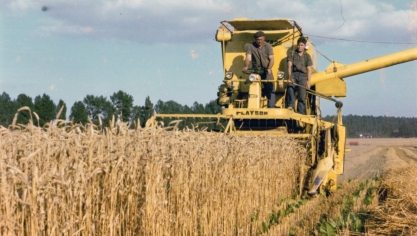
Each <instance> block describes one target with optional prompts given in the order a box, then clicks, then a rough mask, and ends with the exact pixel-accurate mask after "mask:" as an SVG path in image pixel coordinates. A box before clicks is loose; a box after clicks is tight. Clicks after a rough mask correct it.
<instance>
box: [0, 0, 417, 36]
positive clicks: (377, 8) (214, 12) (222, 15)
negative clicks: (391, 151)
mask: <svg viewBox="0 0 417 236" xmlns="http://www.w3.org/2000/svg"><path fill="white" fill-rule="evenodd" d="M358 4H359V3H358V2H357V1H348V0H342V1H327V0H318V1H309V2H305V1H301V0H295V1H287V0H260V1H258V2H256V4H254V3H253V2H250V1H239V0H224V1H221V0H202V1H190V0H172V1H166V0H152V1H150V0H147V1H146V0H114V1H111V0H101V1H81V0H75V1H67V0H47V1H42V2H40V1H39V0H37V1H36V0H35V1H34V0H17V1H16V0H5V2H3V3H1V5H3V6H7V7H8V8H9V9H10V10H12V11H17V10H20V11H27V12H30V11H41V7H42V6H46V7H47V8H48V10H47V11H45V14H47V16H48V17H50V18H52V19H53V20H52V21H49V22H48V23H46V22H44V21H43V22H40V23H41V24H42V25H40V26H39V28H38V29H39V30H40V31H42V32H44V33H47V34H49V35H50V34H66V35H88V37H97V38H100V39H103V38H105V39H113V40H114V39H115V40H122V41H131V42H139V43H153V42H156V43H158V42H186V43H187V42H208V41H211V40H213V38H214V34H215V31H216V29H217V28H218V26H219V25H220V24H219V22H220V21H221V20H227V19H233V18H237V17H247V18H249V19H259V18H292V19H294V20H296V21H297V22H298V23H299V25H300V26H301V27H302V28H303V30H304V33H306V34H312V35H322V36H329V37H341V38H349V39H361V40H375V39H377V40H378V41H410V40H412V39H413V38H415V32H416V28H417V14H416V12H413V10H412V9H411V8H412V6H411V5H409V6H404V5H400V3H396V2H392V1H375V0H364V1H361V2H360V6H358ZM394 4H395V5H394ZM400 7H402V8H400ZM407 7H408V9H407ZM410 32H414V33H413V34H414V37H412V34H411V33H410Z"/></svg>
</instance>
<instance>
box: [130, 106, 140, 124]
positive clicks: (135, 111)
mask: <svg viewBox="0 0 417 236" xmlns="http://www.w3.org/2000/svg"><path fill="white" fill-rule="evenodd" d="M130 119H131V120H130V121H131V123H130V124H131V127H136V126H137V125H141V119H142V108H141V107H140V106H134V107H133V108H132V112H131V114H130Z"/></svg>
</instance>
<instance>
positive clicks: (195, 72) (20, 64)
mask: <svg viewBox="0 0 417 236" xmlns="http://www.w3.org/2000/svg"><path fill="white" fill-rule="evenodd" d="M241 17H246V18H248V19H250V20H255V19H275V18H291V19H294V20H295V21H296V22H297V23H298V24H299V25H300V26H301V27H302V29H303V32H304V34H305V35H306V36H308V37H309V38H310V40H312V41H313V43H314V45H315V46H316V49H318V50H319V51H320V52H321V53H323V54H324V55H325V56H326V57H328V58H329V59H330V60H332V61H338V62H340V63H343V64H350V63H354V62H357V61H363V60H366V59H371V58H375V57H378V56H382V55H385V54H389V53H394V52H397V51H401V50H405V49H409V48H413V47H417V1H416V0H389V1H388V0H387V1H385V0H305V1H301V0H291V1H289V0H285V1H284V0H258V1H247V0H221V1H220V0H199V1H197V0H194V1H192V0H169V1H168V0H152V1H151V0H94V1H92V0H90V1H86V0H83V1H81V0H71V1H69V0H2V1H0V93H3V92H6V93H7V94H9V95H10V97H11V98H12V99H16V98H17V96H18V95H19V94H22V93H24V94H26V95H28V96H30V97H32V98H33V99H34V98H35V97H36V96H38V95H42V94H44V93H45V94H47V95H49V96H50V97H51V98H52V99H53V100H54V102H55V103H56V104H57V103H58V101H59V100H60V99H62V100H63V101H64V102H65V103H66V104H67V106H68V113H67V116H68V115H69V111H70V108H71V107H72V105H73V104H74V103H75V102H77V101H82V100H83V98H84V97H86V96H87V95H95V96H101V95H103V96H105V97H107V98H110V96H111V95H112V94H113V93H115V92H118V91H119V90H122V91H124V92H126V93H128V94H130V95H132V96H133V98H134V105H139V106H142V105H143V104H144V102H145V98H146V96H149V97H150V98H151V101H152V102H153V103H154V104H155V103H156V102H157V101H158V100H162V101H168V100H174V101H176V102H178V103H181V104H185V105H189V106H190V105H192V104H193V103H194V102H195V101H197V102H199V103H203V104H205V103H208V102H209V101H210V100H214V99H216V93H217V91H218V86H219V85H220V84H222V80H223V72H222V59H221V48H220V43H219V42H216V41H215V40H214V36H215V33H216V30H217V29H218V27H219V26H220V21H223V20H232V19H234V18H241ZM339 39H343V40H339ZM358 41H360V42H358ZM329 64H330V62H329V61H328V60H327V59H326V58H324V57H323V56H319V61H318V69H319V71H321V70H325V69H326V67H327V66H328V65H329ZM345 81H346V83H347V97H346V98H343V99H340V100H341V101H342V102H343V103H344V106H343V114H344V115H348V114H352V115H372V116H395V117H417V62H416V61H413V62H407V63H404V64H401V65H396V66H392V67H388V68H384V69H380V70H377V71H374V72H368V73H365V74H361V75H357V76H353V77H348V78H345ZM321 103H322V112H323V114H324V115H334V114H335V113H336V108H335V107H334V104H333V103H332V102H328V101H325V100H322V102H321Z"/></svg>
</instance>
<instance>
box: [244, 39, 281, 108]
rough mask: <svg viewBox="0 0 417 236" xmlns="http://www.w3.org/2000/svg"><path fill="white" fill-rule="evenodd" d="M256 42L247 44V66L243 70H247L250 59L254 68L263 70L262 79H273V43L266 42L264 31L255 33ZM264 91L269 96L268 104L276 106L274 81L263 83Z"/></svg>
mask: <svg viewBox="0 0 417 236" xmlns="http://www.w3.org/2000/svg"><path fill="white" fill-rule="evenodd" d="M254 38H255V42H253V43H251V44H246V45H245V48H246V58H245V67H243V71H247V70H248V67H249V63H250V61H252V69H254V70H257V71H261V79H262V80H265V79H266V80H273V79H274V76H273V75H272V69H271V68H272V66H273V65H274V51H273V50H272V46H271V44H269V43H267V42H265V34H264V32H262V31H258V32H256V33H255V35H254ZM263 85H264V86H263V87H264V88H263V89H262V93H263V95H265V96H266V97H267V98H268V104H269V105H268V106H269V107H275V105H274V104H273V103H274V102H275V101H271V94H272V90H273V84H272V83H263Z"/></svg>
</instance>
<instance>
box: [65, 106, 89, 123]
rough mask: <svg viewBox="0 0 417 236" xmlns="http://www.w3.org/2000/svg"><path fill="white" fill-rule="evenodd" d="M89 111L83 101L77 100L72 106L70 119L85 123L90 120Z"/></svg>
mask: <svg viewBox="0 0 417 236" xmlns="http://www.w3.org/2000/svg"><path fill="white" fill-rule="evenodd" d="M87 117H88V111H87V109H86V108H85V105H84V103H83V102H81V101H78V102H75V103H74V105H72V107H71V114H70V116H69V118H70V120H73V121H74V123H75V124H78V123H81V124H83V125H85V124H86V123H87V122H88V118H87Z"/></svg>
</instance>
